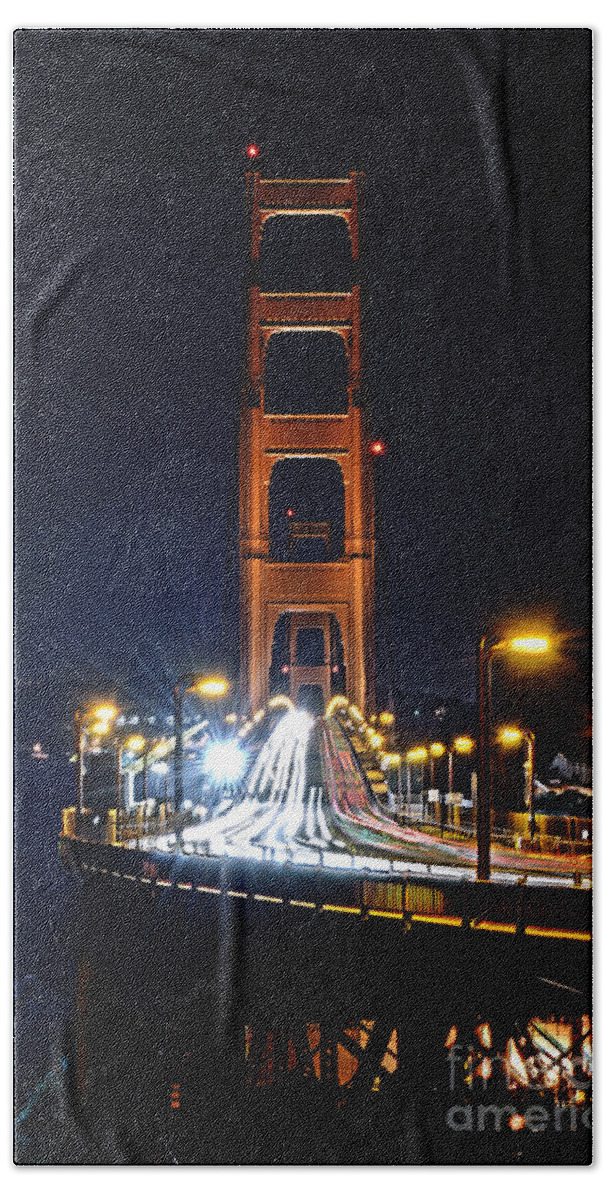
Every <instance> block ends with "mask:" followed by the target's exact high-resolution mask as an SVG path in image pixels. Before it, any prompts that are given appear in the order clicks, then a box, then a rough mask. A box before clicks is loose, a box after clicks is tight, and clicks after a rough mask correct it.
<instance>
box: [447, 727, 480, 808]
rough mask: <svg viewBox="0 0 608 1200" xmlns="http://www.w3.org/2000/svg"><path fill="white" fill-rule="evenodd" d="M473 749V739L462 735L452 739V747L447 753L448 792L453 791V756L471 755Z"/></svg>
mask: <svg viewBox="0 0 608 1200" xmlns="http://www.w3.org/2000/svg"><path fill="white" fill-rule="evenodd" d="M474 749H475V742H474V741H473V738H470V737H467V736H466V735H463V736H462V737H457V738H454V741H453V742H452V745H451V746H450V749H449V751H448V792H449V793H450V795H451V793H452V792H453V791H454V755H455V754H471V753H472V752H473V750H474Z"/></svg>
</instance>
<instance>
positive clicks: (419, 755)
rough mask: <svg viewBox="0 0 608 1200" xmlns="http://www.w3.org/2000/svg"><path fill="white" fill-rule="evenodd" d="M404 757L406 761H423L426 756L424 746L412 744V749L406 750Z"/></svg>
mask: <svg viewBox="0 0 608 1200" xmlns="http://www.w3.org/2000/svg"><path fill="white" fill-rule="evenodd" d="M405 757H406V758H407V760H408V762H424V760H425V759H426V758H427V757H428V756H427V752H426V750H425V748H424V746H414V748H413V750H408V752H407V754H406V756H405Z"/></svg>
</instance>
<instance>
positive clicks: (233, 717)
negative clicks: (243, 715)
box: [224, 713, 238, 725]
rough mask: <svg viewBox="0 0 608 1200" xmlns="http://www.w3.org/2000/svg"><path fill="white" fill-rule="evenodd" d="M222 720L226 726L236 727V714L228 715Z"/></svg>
mask: <svg viewBox="0 0 608 1200" xmlns="http://www.w3.org/2000/svg"><path fill="white" fill-rule="evenodd" d="M224 720H225V722H226V724H227V725H236V723H237V721H238V717H237V715H236V713H228V715H227V716H225V717H224Z"/></svg>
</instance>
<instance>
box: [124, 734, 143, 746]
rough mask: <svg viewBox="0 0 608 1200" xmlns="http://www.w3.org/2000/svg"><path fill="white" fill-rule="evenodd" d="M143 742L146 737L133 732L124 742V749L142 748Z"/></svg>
mask: <svg viewBox="0 0 608 1200" xmlns="http://www.w3.org/2000/svg"><path fill="white" fill-rule="evenodd" d="M145 744H146V739H145V738H143V737H142V736H141V734H139V733H135V734H133V737H130V738H129V739H128V741H126V742H125V750H143V748H144V746H145Z"/></svg>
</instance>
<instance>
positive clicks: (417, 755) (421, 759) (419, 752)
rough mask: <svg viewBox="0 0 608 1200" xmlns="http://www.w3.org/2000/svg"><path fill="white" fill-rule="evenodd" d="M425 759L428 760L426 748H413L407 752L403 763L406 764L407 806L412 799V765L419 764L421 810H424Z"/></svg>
mask: <svg viewBox="0 0 608 1200" xmlns="http://www.w3.org/2000/svg"><path fill="white" fill-rule="evenodd" d="M427 758H428V751H427V749H426V746H414V747H413V748H412V749H411V750H408V752H407V754H406V756H405V762H406V766H407V801H408V804H409V803H411V799H412V763H420V770H421V778H420V792H421V795H422V805H423V808H424V764H425V762H426V760H427Z"/></svg>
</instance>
